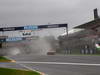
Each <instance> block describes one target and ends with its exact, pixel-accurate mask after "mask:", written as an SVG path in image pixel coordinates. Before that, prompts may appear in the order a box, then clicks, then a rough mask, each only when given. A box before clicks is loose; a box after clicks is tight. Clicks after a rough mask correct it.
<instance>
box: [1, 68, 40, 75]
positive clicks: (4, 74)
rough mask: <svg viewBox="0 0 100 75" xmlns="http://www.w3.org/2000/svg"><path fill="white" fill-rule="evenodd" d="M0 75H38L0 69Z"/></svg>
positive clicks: (36, 73) (38, 74)
mask: <svg viewBox="0 0 100 75" xmlns="http://www.w3.org/2000/svg"><path fill="white" fill-rule="evenodd" d="M0 75H40V73H38V72H35V71H30V70H18V69H9V68H0Z"/></svg>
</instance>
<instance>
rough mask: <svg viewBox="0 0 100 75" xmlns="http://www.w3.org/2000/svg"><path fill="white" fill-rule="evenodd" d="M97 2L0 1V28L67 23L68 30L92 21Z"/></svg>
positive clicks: (88, 0)
mask: <svg viewBox="0 0 100 75" xmlns="http://www.w3.org/2000/svg"><path fill="white" fill-rule="evenodd" d="M94 8H98V11H99V13H100V1H99V0H0V27H7V26H25V25H46V24H48V23H49V24H55V23H56V24H58V23H67V24H68V27H69V29H72V28H73V27H75V26H77V25H80V24H83V23H85V22H88V21H91V20H93V9H94Z"/></svg>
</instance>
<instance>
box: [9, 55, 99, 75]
mask: <svg viewBox="0 0 100 75" xmlns="http://www.w3.org/2000/svg"><path fill="white" fill-rule="evenodd" d="M9 57H10V58H11V59H14V60H16V64H17V65H20V66H22V67H24V68H29V69H33V70H34V69H35V70H38V71H41V72H44V73H46V74H47V75H100V56H77V55H75V56H74V55H54V56H46V55H37V56H36V55H17V56H9ZM13 67H14V65H13ZM15 67H16V66H15ZM18 67H19V66H17V68H18ZM19 68H21V67H19Z"/></svg>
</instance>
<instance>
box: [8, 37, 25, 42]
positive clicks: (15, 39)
mask: <svg viewBox="0 0 100 75" xmlns="http://www.w3.org/2000/svg"><path fill="white" fill-rule="evenodd" d="M21 40H23V38H21V37H12V38H7V39H6V42H10V41H12V42H13V41H21Z"/></svg>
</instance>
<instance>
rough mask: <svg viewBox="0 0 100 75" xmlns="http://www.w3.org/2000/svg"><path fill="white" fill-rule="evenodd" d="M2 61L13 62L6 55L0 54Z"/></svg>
mask: <svg viewBox="0 0 100 75" xmlns="http://www.w3.org/2000/svg"><path fill="white" fill-rule="evenodd" d="M0 62H11V60H10V59H7V58H6V57H2V56H0Z"/></svg>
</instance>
